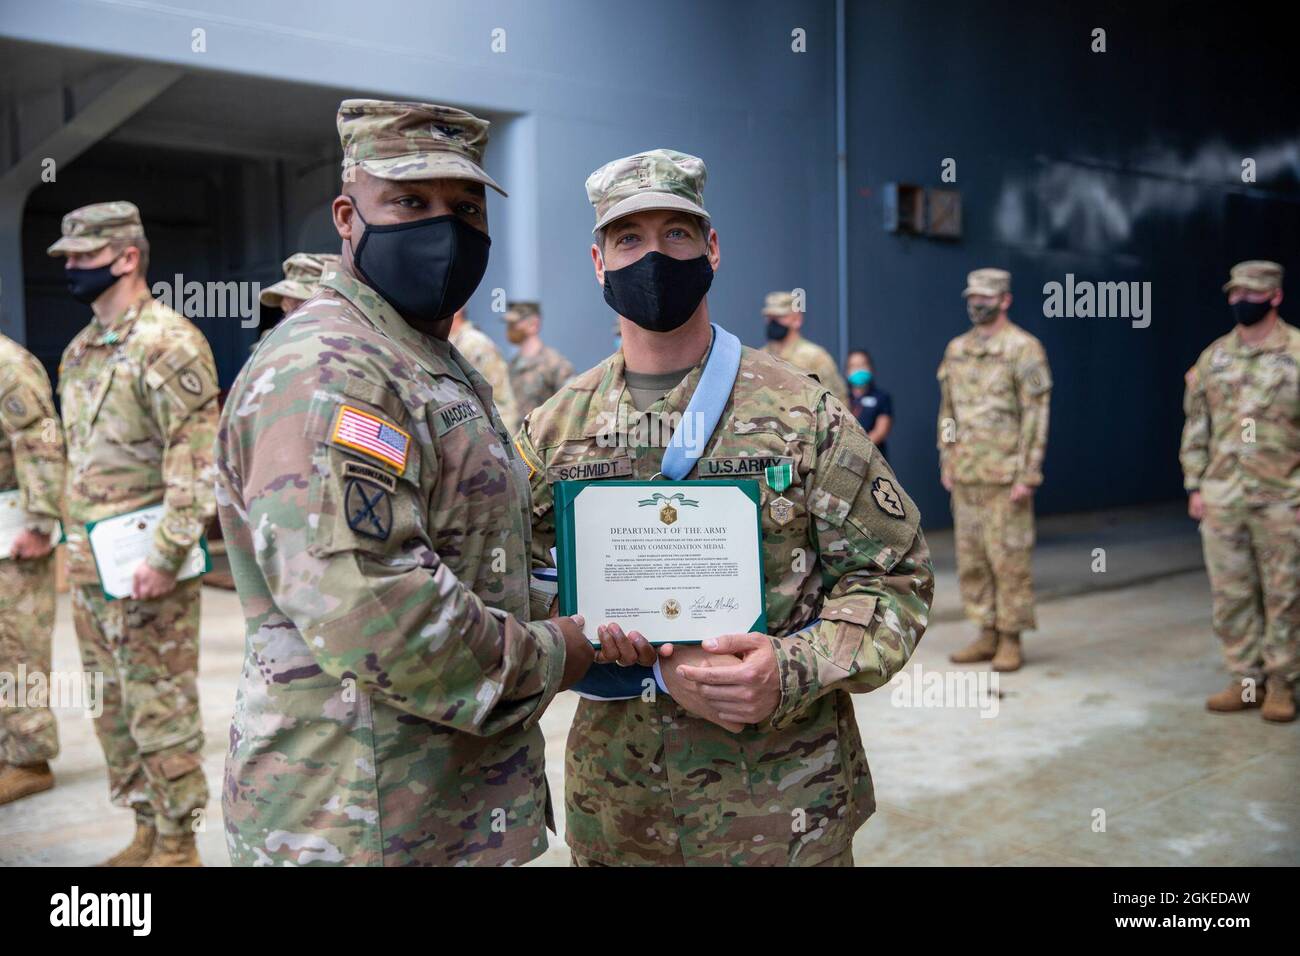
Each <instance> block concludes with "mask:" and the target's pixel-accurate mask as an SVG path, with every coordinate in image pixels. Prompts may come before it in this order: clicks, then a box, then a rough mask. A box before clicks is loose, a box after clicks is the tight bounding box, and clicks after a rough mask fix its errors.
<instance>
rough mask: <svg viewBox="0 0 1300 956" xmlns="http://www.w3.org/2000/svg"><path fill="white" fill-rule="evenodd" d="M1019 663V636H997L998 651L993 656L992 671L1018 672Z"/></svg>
mask: <svg viewBox="0 0 1300 956" xmlns="http://www.w3.org/2000/svg"><path fill="white" fill-rule="evenodd" d="M1021 663H1022V661H1021V657H1020V635H1019V634H999V635H998V650H997V653H996V654H994V655H993V669H994V670H995V671H1018V670H1020V665H1021Z"/></svg>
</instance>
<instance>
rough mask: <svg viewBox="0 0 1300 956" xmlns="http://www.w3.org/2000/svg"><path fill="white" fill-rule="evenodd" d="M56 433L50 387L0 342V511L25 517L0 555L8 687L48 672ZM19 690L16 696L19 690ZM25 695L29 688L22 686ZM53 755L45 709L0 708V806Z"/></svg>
mask: <svg viewBox="0 0 1300 956" xmlns="http://www.w3.org/2000/svg"><path fill="white" fill-rule="evenodd" d="M64 465H65V456H64V449H63V430H62V428H60V427H59V420H58V418H57V417H55V411H54V396H53V395H52V393H51V391H50V379H49V376H47V375H46V374H45V369H44V367H42V365H41V363H40V362H39V361H37V359H36V356H34V355H32V353H31V352H29V351H27V350H26V349H25V348H23V347H22V346H21V345H19V344H18V343H17V342H15V341H14V340H13V339H10V338H9V337H7V336H5V335H0V509H4V508H8V507H11V506H12V507H17V508H19V509H21V510H22V511H23V513H24V514H25V515H26V527H25V528H24V529H23V530H22V531H21V532H19V534H18V538H17V540H15V541H14V543H13V545H12V550H11V552H10V553H8V554H0V675H10V678H9V679H10V680H16V679H17V675H18V672H19V667H20V666H22V667H24V668H25V669H26V672H27V674H29V675H31V674H46V675H48V674H49V672H50V639H51V637H52V635H53V631H54V550H53V545H52V543H51V538H52V536H53V535H54V534H55V533H56V531H57V530H58V523H59V516H60V515H61V514H62V512H63V469H64ZM18 686H19V689H24V688H23V685H22V684H21V683H20V684H19V685H18ZM26 688H27V689H28V690H29V691H30V685H26ZM58 752H59V737H58V729H57V728H56V727H55V724H54V714H53V712H51V710H50V708H49V706H48V701H45V702H44V705H43V702H42V701H40V700H36V701H32V700H30V699H28V700H24V701H22V702H20V706H16V707H13V708H8V707H6V706H5V704H4V702H3V701H0V804H4V803H10V802H12V801H14V800H18V799H21V798H22V797H26V796H30V795H31V794H34V793H40V792H41V791H43V790H49V789H50V788H51V787H53V786H54V775H53V774H52V773H51V772H50V764H49V761H50V760H52V759H54V757H55V756H56V755H57V754H58Z"/></svg>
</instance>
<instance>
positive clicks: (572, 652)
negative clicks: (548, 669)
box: [555, 614, 596, 690]
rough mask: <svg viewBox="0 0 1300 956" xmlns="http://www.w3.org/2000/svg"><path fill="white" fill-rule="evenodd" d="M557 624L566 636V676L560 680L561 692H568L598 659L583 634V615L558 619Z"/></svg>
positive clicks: (556, 619)
mask: <svg viewBox="0 0 1300 956" xmlns="http://www.w3.org/2000/svg"><path fill="white" fill-rule="evenodd" d="M555 623H556V624H558V625H559V626H560V633H561V634H562V635H564V676H563V677H561V678H560V690H568V689H569V688H570V687H572V686H573V685H574V684H576V683H578V681H580V680H582V679H583V678H584V677H586V676H587V671H588V670H589V669H590V668H591V662H592V661H593V660H595V659H596V651H595V649H594V648H593V647H592V646H591V641H589V640H587V638H586V635H584V634H583V633H582V628H583V625H584V624H586V621H585V620H584V619H583V617H582V615H581V614H575V615H573V616H572V617H557V618H555Z"/></svg>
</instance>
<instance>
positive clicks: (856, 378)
mask: <svg viewBox="0 0 1300 956" xmlns="http://www.w3.org/2000/svg"><path fill="white" fill-rule="evenodd" d="M849 384H850V385H852V386H853V387H854V388H866V387H867V386H868V385H870V384H871V373H870V372H869V371H867V370H866V369H865V368H860V369H855V370H854V371H852V372H850V373H849Z"/></svg>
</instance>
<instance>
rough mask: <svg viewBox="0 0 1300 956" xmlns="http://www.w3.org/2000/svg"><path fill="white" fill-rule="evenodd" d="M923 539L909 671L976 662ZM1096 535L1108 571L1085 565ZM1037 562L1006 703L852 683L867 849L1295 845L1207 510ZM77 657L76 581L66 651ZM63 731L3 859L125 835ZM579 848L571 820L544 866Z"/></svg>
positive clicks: (1088, 534)
mask: <svg viewBox="0 0 1300 956" xmlns="http://www.w3.org/2000/svg"><path fill="white" fill-rule="evenodd" d="M931 545H932V548H933V551H934V554H935V562H936V567H937V571H938V574H939V581H938V598H937V600H936V606H935V609H934V618H935V620H934V623H933V624H932V625H931V627H930V630H929V632H928V633H927V634H926V636H925V639H924V640H923V641H922V642H921V645H920V647H919V648H918V649H917V652H916V654H915V655H914V656H913V658H912V661H911V662H910V663H909V665H908V668H907V670H906V671H905V672H904V673H905V674H906V675H908V676H909V679H910V680H913V681H916V682H917V683H918V685H919V686H920V687H922V688H924V687H925V686H926V684H925V677H924V675H926V674H946V673H950V672H955V671H964V672H970V673H977V672H980V671H982V670H983V668H975V667H971V668H955V667H953V666H952V665H949V664H948V663H947V654H948V653H949V652H950V651H951V650H953V649H954V648H955V647H957V646H959V645H960V644H962V643H964V642H965V641H966V640H968V639H969V637H970V634H971V632H970V628H969V625H967V624H965V623H964V622H962V621H960V605H959V601H958V599H957V593H956V581H955V578H954V576H953V573H952V542H951V535H950V534H945V533H939V534H935V535H933V536H931ZM1098 547H1101V548H1105V549H1106V559H1107V570H1106V572H1105V573H1104V574H1101V573H1096V572H1094V571H1092V570H1091V565H1092V562H1093V554H1092V552H1093V549H1094V548H1098ZM1035 574H1036V575H1037V580H1038V586H1039V591H1040V595H1041V596H1042V598H1043V601H1042V602H1041V605H1040V608H1039V625H1040V629H1039V631H1038V632H1037V633H1036V634H1030V635H1028V637H1027V638H1026V642H1025V646H1026V655H1027V659H1028V661H1029V662H1030V666H1028V667H1027V668H1026V669H1025V670H1022V671H1021V672H1019V673H1016V674H1011V675H1000V681H999V685H998V695H997V697H996V705H997V714H996V716H994V717H992V718H984V717H981V716H980V708H979V707H977V706H948V707H944V706H937V707H936V706H926V707H917V706H904V705H903V704H904V703H906V702H908V701H910V700H911V699H912V697H911V694H910V693H909V694H904V693H903V689H895V688H893V687H886V688H882V689H881V690H879V691H876V692H874V693H872V694H868V695H859V696H857V697H856V698H855V702H856V706H857V712H858V722H859V725H860V727H861V728H862V736H863V740H864V742H865V745H866V749H867V754H868V757H869V759H870V762H871V768H872V773H873V776H874V779H875V786H876V795H877V800H878V803H879V809H878V811H877V813H876V814H875V816H874V817H872V818H871V820H870V821H869V822H868V823H867V825H866V826H865V827H863V828H862V829H861V830H860V831H859V832H858V835H857V839H856V840H855V842H854V851H855V856H856V858H857V861H858V863H859V865H900V864H925V865H936V864H938V865H972V864H975V865H989V864H1008V865H1058V864H1064V865H1070V864H1076V865H1078V864H1083V865H1089V864H1091V865H1139V864H1141V865H1152V864H1154V865H1215V864H1224V865H1261V864H1288V865H1297V864H1300V787H1298V786H1297V782H1298V781H1300V723H1295V724H1291V725H1285V726H1277V725H1268V724H1265V723H1264V722H1263V721H1262V720H1261V719H1260V718H1259V715H1258V712H1247V713H1243V714H1233V715H1213V714H1209V713H1207V712H1206V711H1205V710H1204V707H1203V699H1204V697H1205V695H1206V694H1207V693H1210V692H1212V691H1216V690H1219V689H1221V688H1222V687H1223V685H1224V683H1225V681H1226V678H1225V673H1224V671H1223V669H1222V666H1221V663H1220V659H1219V654H1218V649H1217V646H1216V642H1215V640H1214V638H1213V636H1212V634H1211V633H1210V629H1209V626H1210V625H1209V621H1210V606H1209V591H1208V583H1207V581H1206V579H1205V575H1204V571H1203V570H1202V569H1201V562H1200V554H1199V544H1198V540H1197V538H1196V534H1195V528H1194V527H1193V526H1192V524H1191V522H1189V521H1187V520H1186V518H1185V517H1184V516H1182V515H1181V513H1180V509H1177V508H1155V509H1144V510H1140V511H1137V510H1133V511H1122V512H1109V513H1104V514H1098V515H1088V516H1074V517H1068V518H1052V519H1047V520H1044V521H1043V522H1041V523H1040V528H1039V548H1038V551H1037V552H1036V556H1035ZM203 601H204V604H203V638H204V643H203V656H202V664H201V674H200V684H201V691H200V692H201V695H202V700H203V707H204V725H205V729H206V732H207V740H208V742H207V747H206V750H205V754H206V760H205V769H206V772H207V775H208V779H209V782H210V783H211V785H212V786H213V788H214V798H213V801H212V803H211V806H210V813H211V814H212V816H211V819H210V821H209V824H208V826H207V829H206V831H205V832H203V833H202V834H201V835H200V848H201V852H202V855H203V858H204V860H205V861H206V862H207V863H208V864H210V865H225V864H226V863H227V862H228V861H227V856H226V849H225V844H224V840H223V837H222V826H221V821H220V813H221V807H220V801H219V799H217V797H216V789H215V788H216V787H218V786H219V783H220V780H221V775H222V763H223V761H224V757H225V747H226V739H227V733H228V728H229V722H230V715H231V710H232V707H233V705H234V697H235V685H236V680H237V677H238V673H239V667H240V663H241V656H242V653H243V624H242V619H241V615H240V612H239V605H238V601H237V599H236V597H235V595H234V594H233V593H232V592H226V591H219V590H215V589H212V588H206V589H205V590H204V594H203ZM79 666H80V662H79V660H78V657H77V651H76V644H75V640H74V637H73V634H72V626H71V616H70V613H69V608H68V603H67V598H66V596H63V597H62V599H61V601H60V606H59V617H58V625H57V630H56V634H55V667H56V668H57V669H61V670H75V669H77V668H79ZM575 703H576V697H575V696H574V695H572V694H561V695H560V696H559V697H558V698H557V699H556V702H555V704H554V705H553V706H552V707H551V709H550V710H549V711H548V712H547V713H546V715H545V716H544V717H543V719H542V727H543V730H544V731H545V734H546V739H547V763H548V768H549V769H548V772H549V773H550V779H551V787H552V790H553V792H555V793H556V794H560V793H563V786H562V781H561V775H562V772H563V749H564V738H565V733H566V731H567V728H568V725H569V722H570V720H571V719H572V714H573V709H574V705H575ZM59 729H60V733H61V735H62V744H63V752H62V753H61V754H60V756H59V758H58V759H57V760H56V761H55V762H54V772H55V775H56V776H57V778H58V786H57V787H56V788H55V789H54V790H52V791H50V792H48V793H45V794H40V795H38V796H35V797H32V798H29V799H27V800H23V801H20V802H19V803H16V804H11V805H9V806H4V807H0V864H4V865H23V864H28V865H33V864H34V865H49V864H62V865H82V864H88V863H92V862H95V861H97V860H99V859H102V858H104V857H106V856H108V855H109V854H111V853H113V852H115V851H116V850H118V849H120V848H121V847H122V846H123V845H125V843H126V842H127V840H129V838H130V834H131V826H132V825H131V820H130V818H129V816H128V815H127V814H125V813H124V812H123V811H120V810H116V809H115V808H113V807H112V806H111V805H110V804H109V802H108V792H107V785H106V777H105V773H104V768H103V758H102V754H101V752H100V750H99V746H98V743H97V741H96V740H95V737H94V733H93V730H92V728H91V724H90V722H89V720H87V719H85V718H84V717H82V716H81V715H80V714H70V713H66V712H64V713H61V714H60V715H59ZM557 810H560V811H561V812H560V813H559V816H560V821H559V822H560V825H561V826H563V813H562V808H559V807H557ZM1103 814H1104V831H1101V830H1099V823H1098V821H1100V820H1101V819H1102V815H1103ZM567 863H568V851H567V850H566V849H565V848H564V845H563V839H562V838H560V839H555V840H553V841H552V846H551V848H550V850H548V851H547V853H546V855H545V856H544V857H542V858H541V859H540V860H538V861H537V862H536V863H535V864H533V865H567Z"/></svg>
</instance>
